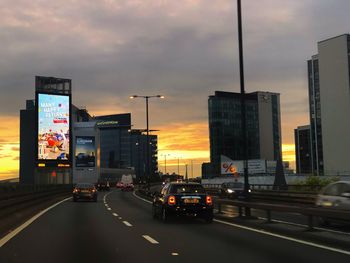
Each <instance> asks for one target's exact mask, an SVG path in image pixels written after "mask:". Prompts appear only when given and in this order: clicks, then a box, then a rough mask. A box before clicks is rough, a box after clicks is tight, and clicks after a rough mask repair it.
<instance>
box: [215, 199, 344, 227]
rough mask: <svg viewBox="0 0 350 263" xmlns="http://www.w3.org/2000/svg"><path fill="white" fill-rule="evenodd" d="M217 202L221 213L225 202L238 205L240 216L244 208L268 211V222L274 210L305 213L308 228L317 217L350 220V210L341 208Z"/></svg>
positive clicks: (227, 202)
mask: <svg viewBox="0 0 350 263" xmlns="http://www.w3.org/2000/svg"><path fill="white" fill-rule="evenodd" d="M215 203H216V204H217V205H218V210H219V213H221V212H222V208H221V205H223V204H226V205H232V206H236V207H238V211H239V217H243V208H251V209H257V210H263V211H266V218H267V222H272V220H271V212H272V211H275V212H285V213H297V214H300V215H304V216H306V217H307V218H308V229H313V227H314V218H315V217H321V218H327V219H335V220H341V221H348V222H350V211H348V210H341V209H327V208H319V207H301V206H291V205H285V204H266V203H255V202H246V201H234V200H228V199H216V200H215Z"/></svg>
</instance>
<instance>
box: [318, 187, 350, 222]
mask: <svg viewBox="0 0 350 263" xmlns="http://www.w3.org/2000/svg"><path fill="white" fill-rule="evenodd" d="M316 206H318V207H323V208H330V209H343V210H349V211H350V182H349V181H339V182H335V183H332V184H329V185H327V186H326V187H325V188H323V189H322V190H321V192H320V193H319V194H318V196H317V199H316ZM329 221H330V218H321V223H323V224H329Z"/></svg>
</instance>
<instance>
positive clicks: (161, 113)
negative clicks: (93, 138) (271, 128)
mask: <svg viewBox="0 0 350 263" xmlns="http://www.w3.org/2000/svg"><path fill="white" fill-rule="evenodd" d="M242 8H243V23H244V24H243V29H244V52H245V74H246V87H247V91H248V92H250V91H256V90H261V91H272V92H279V93H280V94H281V111H282V137H283V139H282V141H283V146H284V147H283V149H284V156H285V159H286V160H293V153H292V152H291V151H292V150H293V143H294V139H293V129H294V128H295V127H296V126H298V125H303V124H307V123H308V121H309V120H308V102H307V100H308V97H307V79H306V77H307V73H306V60H307V59H308V58H309V57H310V56H311V55H313V54H315V53H317V42H318V41H320V40H323V39H326V38H329V37H332V36H336V35H340V34H343V33H348V32H349V31H350V16H349V15H348V11H349V10H350V1H348V0H332V1H330V0H259V1H256V0H242ZM0 17H1V20H0V41H1V45H0V57H1V59H0V90H1V96H0V178H1V177H2V178H5V177H13V176H17V175H18V147H19V144H18V141H19V119H18V118H19V109H21V108H24V107H25V100H26V99H31V98H33V97H34V76H35V75H43V76H55V77H63V78H71V79H72V80H73V89H74V91H73V102H74V104H75V105H77V106H85V107H86V108H87V109H88V111H89V112H90V113H91V114H92V115H99V114H113V113H124V112H131V113H132V118H133V124H134V126H135V127H136V128H143V127H144V120H145V116H144V101H142V100H134V101H130V100H129V99H128V97H129V95H132V94H139V95H143V94H148V95H152V94H162V95H165V96H166V99H165V100H161V101H160V100H153V101H152V102H151V104H150V116H151V127H152V128H154V129H159V130H160V132H159V146H160V152H159V155H160V161H162V160H163V157H162V156H163V154H170V155H169V156H168V159H176V158H177V157H180V158H181V164H184V163H188V162H189V159H193V163H194V166H195V167H194V170H195V175H199V174H197V173H198V172H199V167H200V163H201V162H203V161H204V160H207V159H208V157H209V152H208V151H209V142H208V124H207V123H208V121H207V119H208V113H207V99H208V96H209V95H211V94H213V93H214V91H215V90H225V91H237V92H238V91H239V72H238V54H237V53H238V52H237V50H238V47H237V30H236V28H237V24H236V20H237V19H236V1H234V0H215V1H213V0H179V1H170V0H88V1H87V0H70V1H69V0H61V1H48V0H31V1H27V0H1V1H0ZM168 163H169V165H171V164H172V162H171V161H170V162H168ZM175 163H177V161H176V162H175ZM175 166H176V165H174V166H173V167H172V166H170V167H168V171H169V170H170V171H172V169H173V168H174V170H176V169H177V167H175ZM161 168H162V163H161Z"/></svg>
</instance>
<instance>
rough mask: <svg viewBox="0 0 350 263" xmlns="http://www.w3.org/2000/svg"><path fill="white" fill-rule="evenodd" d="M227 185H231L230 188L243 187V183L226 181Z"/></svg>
mask: <svg viewBox="0 0 350 263" xmlns="http://www.w3.org/2000/svg"><path fill="white" fill-rule="evenodd" d="M227 186H228V187H232V188H243V186H244V184H243V183H228V184H227Z"/></svg>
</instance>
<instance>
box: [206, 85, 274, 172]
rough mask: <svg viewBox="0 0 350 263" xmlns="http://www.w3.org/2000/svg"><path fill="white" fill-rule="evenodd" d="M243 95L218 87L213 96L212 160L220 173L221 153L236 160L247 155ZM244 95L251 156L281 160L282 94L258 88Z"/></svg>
mask: <svg viewBox="0 0 350 263" xmlns="http://www.w3.org/2000/svg"><path fill="white" fill-rule="evenodd" d="M241 96H242V95H241V94H240V93H233V92H222V91H216V92H215V95H213V96H210V97H209V101H208V104H209V137H210V160H211V164H212V165H213V170H214V171H216V172H215V173H216V174H217V175H219V174H220V158H221V155H225V156H226V157H228V158H230V159H232V160H243V159H244V151H243V149H244V144H243V143H245V142H243V140H242V126H241V125H242V124H241ZM244 96H245V107H246V132H247V142H246V145H247V154H248V159H265V160H277V158H278V157H279V156H280V155H281V121H280V118H281V117H280V98H279V94H278V93H271V92H261V91H258V92H253V93H247V94H245V95H244Z"/></svg>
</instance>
